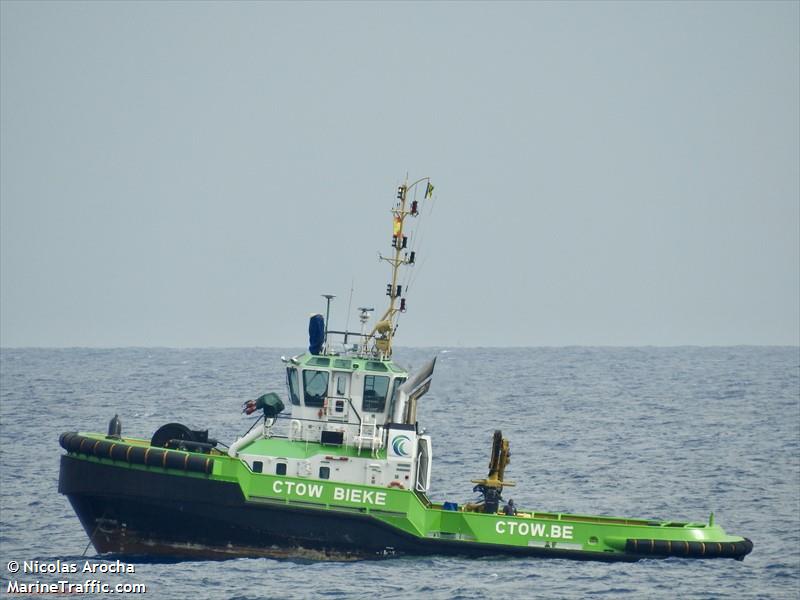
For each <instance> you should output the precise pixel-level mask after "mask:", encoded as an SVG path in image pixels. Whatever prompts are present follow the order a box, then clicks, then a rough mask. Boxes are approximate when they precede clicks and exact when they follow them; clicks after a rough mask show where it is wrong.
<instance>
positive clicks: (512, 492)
mask: <svg viewBox="0 0 800 600" xmlns="http://www.w3.org/2000/svg"><path fill="white" fill-rule="evenodd" d="M300 351H301V349H299V348H298V349H286V348H283V349H263V348H244V349H164V348H154V349H148V348H135V349H109V350H95V349H78V348H76V349H59V350H52V349H4V350H2V353H1V355H0V375H1V376H2V379H1V380H0V382H1V389H0V394H1V395H0V558H1V559H2V561H0V586H2V590H1V591H0V596H1V595H3V594H5V593H6V588H7V586H8V585H9V582H10V581H13V580H17V581H25V582H35V581H37V580H38V581H40V582H42V583H49V582H51V581H58V580H59V579H68V580H70V581H72V582H79V581H80V582H83V581H84V580H90V579H91V580H102V581H104V582H108V583H110V584H116V583H118V582H123V583H141V584H145V585H146V586H147V594H145V595H144V596H141V597H151V598H167V599H169V598H176V599H177V598H180V599H183V598H197V599H202V598H237V599H242V600H243V599H255V598H317V597H325V598H418V597H424V598H442V599H450V598H509V599H511V598H532V597H537V598H590V597H594V596H606V597H612V598H618V597H628V598H643V597H648V598H676V597H677V598H726V597H735V598H798V597H800V380H799V379H798V375H799V373H800V349H798V348H796V347H732V348H696V347H681V348H584V347H570V348H510V349H500V348H416V349H409V348H400V349H398V350H397V351H396V352H395V359H396V361H397V362H399V363H400V364H402V365H404V366H407V367H410V368H414V367H418V366H420V365H422V363H423V362H424V361H425V360H427V359H428V358H430V357H431V356H434V355H435V356H437V357H438V361H437V365H436V372H435V375H434V382H433V386H432V388H431V391H430V392H429V393H428V395H426V396H425V397H424V398H423V399H422V400H421V402H420V405H419V411H418V418H419V421H420V424H421V426H422V427H424V428H425V429H426V430H427V432H428V433H430V434H431V435H432V437H433V455H434V469H433V477H432V492H431V496H432V498H433V499H434V500H436V501H451V502H459V503H461V502H464V501H467V500H470V499H471V498H472V497H473V494H472V491H471V490H472V484H471V483H470V479H476V478H481V477H484V476H485V475H486V472H487V466H488V460H489V452H490V448H491V440H492V434H493V432H494V430H495V429H501V430H502V431H503V435H504V436H505V437H507V438H508V439H509V440H510V441H511V455H512V458H511V464H510V466H509V468H508V470H507V472H506V476H507V478H509V479H512V480H513V481H515V482H516V486H514V487H508V488H506V490H505V491H504V497H505V498H506V499H508V498H513V499H514V501H515V503H516V504H517V505H518V506H519V507H521V508H522V509H533V510H540V511H560V512H576V513H584V514H607V515H614V516H628V517H643V518H657V519H671V520H686V521H706V520H707V519H708V516H709V514H710V513H711V512H714V514H715V520H716V522H717V523H718V524H720V525H722V527H724V528H725V529H726V530H727V531H728V532H729V533H733V534H737V535H743V536H747V537H749V538H751V539H752V540H753V542H754V544H755V548H754V550H753V553H752V554H751V555H750V556H748V557H747V558H746V559H745V560H744V562H737V561H734V560H709V561H694V560H686V559H680V558H670V559H667V560H643V561H640V562H637V563H631V564H628V563H612V564H606V563H597V562H578V561H567V560H553V559H549V560H548V559H537V558H526V559H519V558H500V557H498V558H488V559H480V560H477V559H463V558H453V557H439V556H433V557H431V556H428V557H404V558H396V559H387V560H370V561H356V562H314V561H309V560H298V559H281V560H276V559H264V558H259V559H232V560H225V561H159V560H147V559H138V560H136V561H134V562H133V563H132V564H133V568H134V570H135V572H134V573H130V572H123V573H119V572H114V569H105V571H106V572H105V573H103V572H101V573H100V574H98V573H97V571H98V569H97V566H96V565H97V564H105V563H106V562H107V563H110V564H111V565H112V566H113V565H115V564H117V563H116V562H115V561H116V560H117V558H119V557H109V558H105V559H102V558H99V557H97V556H96V555H95V553H94V549H93V548H88V550H86V554H85V556H84V554H83V553H84V550H85V549H86V546H87V541H88V538H87V536H86V534H85V532H84V531H83V528H82V527H81V525H80V523H79V522H78V519H77V517H76V516H75V514H74V513H73V511H72V508H71V507H70V505H69V502H68V501H67V499H66V498H65V497H64V496H61V495H60V494H58V491H57V488H58V465H59V457H60V455H61V454H62V453H63V450H62V449H61V448H60V446H59V445H58V436H59V434H60V433H62V432H64V431H74V430H82V431H101V432H104V431H106V428H107V426H108V421H109V420H110V419H111V418H112V417H113V416H114V415H115V414H118V415H119V417H120V419H121V420H122V427H123V434H125V435H131V436H140V437H145V438H149V437H150V436H151V435H152V433H153V432H154V431H155V429H156V428H158V427H159V426H160V425H162V424H164V423H168V422H174V421H178V422H182V423H185V424H187V425H188V426H190V427H191V428H194V429H205V428H208V429H209V430H210V434H211V436H212V437H216V438H218V439H220V440H221V441H224V442H227V443H231V442H232V441H233V440H234V439H235V437H236V436H237V435H241V434H242V433H244V431H245V430H246V429H247V428H248V427H249V426H250V425H251V420H250V419H248V418H247V417H245V416H244V415H242V414H241V404H242V402H243V401H245V400H247V399H252V398H255V397H257V396H259V395H261V394H262V393H264V392H267V391H277V392H279V393H280V394H281V396H282V397H284V399H285V395H286V394H285V390H284V387H285V385H284V377H285V376H284V370H283V365H282V363H281V362H280V360H279V357H280V356H281V355H282V354H287V355H288V354H292V353H297V352H300ZM285 403H286V404H287V405H288V404H289V403H288V402H285ZM198 527H202V524H200V523H199V524H198ZM12 560H13V561H18V562H20V563H22V562H23V561H38V564H42V565H52V564H55V563H56V562H57V561H60V563H58V564H69V565H72V564H74V565H77V567H78V569H79V571H81V570H82V569H83V568H84V565H85V564H86V563H87V562H88V564H89V565H90V569H91V568H92V566H94V569H95V571H94V572H93V573H90V574H84V573H83V572H82V571H81V572H79V573H69V574H67V575H59V574H51V573H44V574H42V573H27V574H23V573H18V574H11V573H9V571H8V562H9V561H12ZM117 571H119V570H117Z"/></svg>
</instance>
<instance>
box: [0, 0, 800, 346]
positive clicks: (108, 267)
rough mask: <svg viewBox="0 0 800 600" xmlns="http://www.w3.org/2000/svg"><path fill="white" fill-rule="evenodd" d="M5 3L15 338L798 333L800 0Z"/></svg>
mask: <svg viewBox="0 0 800 600" xmlns="http://www.w3.org/2000/svg"><path fill="white" fill-rule="evenodd" d="M0 6H1V8H0V10H1V11H2V13H1V15H0V16H1V18H2V78H1V80H0V101H1V102H2V104H1V105H0V109H1V112H2V115H1V116H0V120H1V125H2V143H1V146H0V151H1V152H2V154H1V155H0V156H1V158H2V166H1V169H0V194H1V200H2V206H1V208H0V222H1V227H2V229H1V230H0V234H1V238H0V251H1V253H0V344H2V345H3V346H131V345H136V346H162V345H165V346H250V345H258V346H300V345H302V344H304V343H305V341H306V327H307V316H308V314H309V313H310V312H312V311H323V310H324V301H323V300H322V299H321V298H320V297H319V294H322V293H326V292H330V293H334V294H337V295H338V296H339V298H337V300H336V301H335V303H334V309H333V317H334V319H333V323H332V324H333V326H334V327H337V326H338V327H343V326H344V321H345V312H346V308H347V302H348V296H349V293H350V285H351V281H354V282H355V292H354V295H353V311H352V314H353V317H352V318H351V319H350V326H351V328H353V327H355V326H356V322H357V321H356V318H355V307H356V306H359V305H364V304H367V305H372V306H376V307H377V308H381V307H384V305H385V302H386V300H385V296H384V295H383V294H384V292H385V285H386V283H387V282H388V277H389V273H388V269H387V267H386V265H384V264H381V263H379V262H378V260H377V252H378V251H379V250H381V251H384V252H388V250H389V247H388V242H389V238H390V236H391V223H390V216H389V213H388V209H389V206H390V203H391V202H392V199H393V198H394V193H395V186H396V184H397V183H399V182H400V181H402V179H403V178H404V177H405V174H406V172H408V173H409V174H410V175H411V177H422V176H425V175H430V176H431V177H433V181H434V183H435V185H436V193H435V199H434V201H433V203H429V204H428V206H427V208H426V210H427V211H428V212H429V214H426V216H425V217H424V218H423V220H422V221H421V222H420V225H421V228H422V230H423V231H422V232H421V236H417V237H415V238H414V239H415V241H417V242H418V243H419V244H420V245H419V253H418V264H417V266H416V267H415V269H416V271H415V273H416V274H415V277H416V279H415V282H414V285H413V286H412V288H411V290H410V293H409V295H408V305H409V312H408V313H407V314H406V315H404V316H403V317H402V318H401V320H400V329H399V331H398V338H397V343H398V344H400V345H442V346H445V345H469V346H478V345H495V346H497V345H501V346H502V345H530V346H539V345H571V344H589V345H640V344H653V345H675V344H700V345H711V344H798V343H800V240H799V237H800V215H799V214H798V207H799V206H800V174H799V173H800V171H799V169H800V167H799V165H800V122H799V120H800V108H799V106H800V10H799V7H800V4H798V2H776V3H770V2H755V3H747V2H734V3H725V2H709V3H702V2H697V3H695V2H692V3H689V2H678V3H656V2H623V3H618V4H617V3H600V2H589V3H578V2H570V3H554V4H547V3H541V2H535V3H534V2H531V3H521V2H515V3H507V4H504V3H491V4H489V3H486V4H484V3H477V2H469V3H450V2H448V3H445V2H439V3H397V4H393V3H388V2H378V3H365V2H357V3H332V2H324V3H286V4H284V3H277V2H270V3H255V2H248V3H242V4H234V3H224V4H214V3H200V2H185V3H175V4H169V3H156V2H139V3H130V4H126V3H121V2H88V3H70V2H54V3H35V2H24V3H17V2H2V4H1V5H0ZM431 211H432V212H431ZM420 238H421V241H420Z"/></svg>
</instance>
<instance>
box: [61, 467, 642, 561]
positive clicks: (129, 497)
mask: <svg viewBox="0 0 800 600" xmlns="http://www.w3.org/2000/svg"><path fill="white" fill-rule="evenodd" d="M59 492H61V493H62V494H65V495H66V496H67V497H68V498H69V501H70V503H71V504H72V506H73V508H74V509H75V512H76V513H77V514H78V517H79V519H80V521H81V523H82V525H83V528H84V530H85V531H86V533H87V535H88V536H89V538H90V541H91V542H92V544H93V545H94V547H95V549H96V550H97V551H98V552H99V553H108V552H111V553H117V554H129V555H144V554H146V555H162V556H174V557H181V556H193V557H204V558H227V557H233V556H277V557H284V556H293V557H302V558H322V559H324V558H331V559H335V560H347V559H358V558H381V557H386V556H396V555H430V554H440V555H459V556H498V555H514V556H538V557H547V558H569V559H579V560H601V561H635V560H639V559H641V558H646V556H644V555H643V554H642V553H641V552H639V553H629V552H614V553H610V552H588V551H582V550H566V549H557V548H541V547H520V546H503V545H497V544H485V543H479V542H464V541H457V540H447V539H441V538H424V537H418V536H415V535H412V534H409V533H406V532H405V531H402V530H400V529H398V528H396V527H393V526H392V525H389V524H387V523H385V522H383V521H381V520H380V519H377V518H374V517H372V516H370V515H369V514H366V513H359V512H349V511H347V512H343V511H335V510H326V509H314V508H307V507H298V506H292V505H289V504H286V503H284V502H279V501H248V500H247V499H246V498H245V497H244V495H243V494H242V491H241V488H240V487H239V485H238V484H237V483H234V482H226V481H219V480H215V479H211V478H210V477H208V476H206V477H197V476H186V475H181V474H170V473H165V472H164V473H162V472H157V471H155V470H144V469H140V468H130V467H126V466H124V465H119V466H117V465H114V464H109V463H98V462H96V461H90V460H85V459H82V458H80V457H75V456H68V455H65V456H62V457H61V471H60V476H59ZM653 557H655V556H653Z"/></svg>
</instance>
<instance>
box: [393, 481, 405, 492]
mask: <svg viewBox="0 0 800 600" xmlns="http://www.w3.org/2000/svg"><path fill="white" fill-rule="evenodd" d="M389 487H390V488H397V489H400V490H404V489H406V486H404V485H403V484H402V483H400V482H399V481H397V479H395V480H394V481H393V482H392V483H390V484H389Z"/></svg>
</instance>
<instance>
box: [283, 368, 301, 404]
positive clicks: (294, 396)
mask: <svg viewBox="0 0 800 600" xmlns="http://www.w3.org/2000/svg"><path fill="white" fill-rule="evenodd" d="M286 382H287V384H288V386H289V399H290V400H291V401H292V404H294V405H295V406H300V395H299V394H298V393H297V389H298V388H299V387H300V386H299V385H298V379H297V369H294V368H292V367H289V368H288V369H286Z"/></svg>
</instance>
